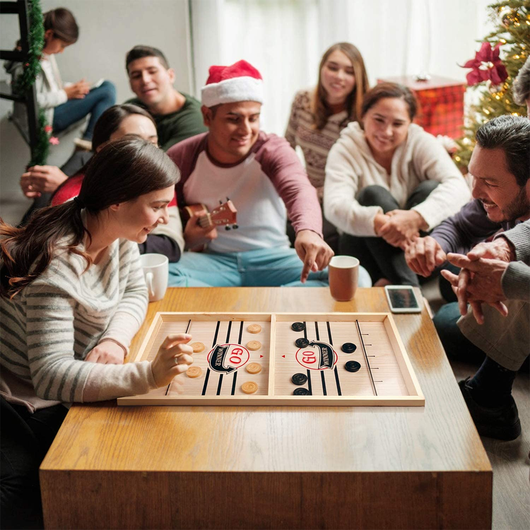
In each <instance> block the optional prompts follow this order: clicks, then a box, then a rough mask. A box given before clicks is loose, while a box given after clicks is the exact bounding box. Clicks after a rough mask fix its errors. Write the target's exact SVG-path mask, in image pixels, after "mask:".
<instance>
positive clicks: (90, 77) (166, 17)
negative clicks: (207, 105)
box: [0, 0, 193, 222]
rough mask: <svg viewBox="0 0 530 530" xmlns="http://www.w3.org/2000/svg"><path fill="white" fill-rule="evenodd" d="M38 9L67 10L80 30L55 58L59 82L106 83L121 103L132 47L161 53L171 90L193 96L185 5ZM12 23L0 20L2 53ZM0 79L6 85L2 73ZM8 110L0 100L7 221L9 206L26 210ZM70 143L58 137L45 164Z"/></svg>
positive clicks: (166, 1)
mask: <svg viewBox="0 0 530 530" xmlns="http://www.w3.org/2000/svg"><path fill="white" fill-rule="evenodd" d="M41 6H42V10H43V12H45V11H47V10H49V9H53V8H56V7H67V8H68V9H70V11H72V13H73V14H74V16H75V17H76V20H77V23H78V25H79V28H80V37H79V40H78V41H77V43H76V44H74V45H72V46H71V47H69V48H67V49H66V50H65V52H64V53H63V54H62V55H58V56H57V63H58V65H59V68H60V71H61V76H62V78H63V81H72V82H75V81H78V80H79V79H81V78H83V77H84V78H85V79H87V81H91V82H94V81H97V80H98V79H100V78H105V79H109V80H111V81H112V82H113V83H114V84H115V85H116V88H117V102H118V103H122V102H123V101H125V100H127V99H129V98H130V97H132V96H133V94H132V92H131V91H130V89H129V83H128V80H127V76H126V73H125V54H126V53H127V51H128V50H130V49H131V48H132V47H133V46H134V45H136V44H146V45H150V46H155V47H156V48H160V49H161V50H162V51H163V52H164V54H165V55H166V57H167V58H168V61H169V64H170V65H171V66H172V67H173V68H174V69H175V72H176V82H175V86H176V88H177V89H179V90H183V91H184V92H188V93H189V92H193V89H192V83H193V81H192V75H191V73H190V72H191V61H190V57H191V52H190V47H189V42H190V37H189V13H188V0H42V1H41ZM16 21H17V18H16V16H13V15H2V16H0V46H1V48H2V49H11V48H12V47H13V46H14V43H15V41H16V40H17V39H18V38H19V31H18V24H17V22H16ZM0 79H1V80H9V76H8V75H7V74H6V72H5V70H4V69H3V68H0ZM11 106H12V104H11V102H10V101H8V100H4V99H2V100H0V207H1V210H2V211H1V212H0V215H2V216H3V217H6V218H7V219H6V220H9V221H12V220H11V219H9V215H10V211H9V209H10V208H11V207H12V204H13V202H15V203H18V204H20V205H22V207H23V208H24V209H25V208H27V207H28V206H29V201H28V200H27V199H25V197H24V196H23V195H22V193H21V192H20V190H19V187H18V179H19V177H20V175H21V174H22V172H23V171H24V168H25V165H26V164H27V162H28V161H29V156H30V155H29V148H28V147H27V146H26V144H25V143H24V141H23V140H22V138H21V137H20V135H19V134H18V132H17V130H16V129H15V127H14V125H13V124H12V123H10V122H8V121H7V113H8V112H9V111H10V109H11ZM74 137H75V134H74V133H73V134H70V135H68V136H66V137H64V138H63V139H62V140H61V144H60V145H59V146H57V147H54V148H53V149H52V150H51V152H50V157H49V159H48V161H49V162H50V163H54V164H57V165H61V164H62V163H63V162H64V161H65V160H66V159H67V158H68V157H69V156H70V154H71V153H72V151H73V145H72V143H71V142H72V140H73V138H74ZM6 201H9V204H6ZM19 209H20V208H19ZM16 221H17V220H16V219H15V220H14V222H16Z"/></svg>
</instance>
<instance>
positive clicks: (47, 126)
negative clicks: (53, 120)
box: [44, 125, 52, 133]
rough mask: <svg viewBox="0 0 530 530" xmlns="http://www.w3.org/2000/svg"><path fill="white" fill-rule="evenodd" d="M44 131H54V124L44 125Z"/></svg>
mask: <svg viewBox="0 0 530 530" xmlns="http://www.w3.org/2000/svg"><path fill="white" fill-rule="evenodd" d="M44 132H47V133H51V132H52V126H51V125H46V127H44Z"/></svg>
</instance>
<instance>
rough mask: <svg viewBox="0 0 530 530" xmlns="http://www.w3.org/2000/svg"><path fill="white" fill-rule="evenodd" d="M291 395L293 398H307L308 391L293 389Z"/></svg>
mask: <svg viewBox="0 0 530 530" xmlns="http://www.w3.org/2000/svg"><path fill="white" fill-rule="evenodd" d="M293 394H294V395H295V396H308V395H309V390H307V388H295V389H294V392H293Z"/></svg>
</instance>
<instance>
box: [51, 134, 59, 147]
mask: <svg viewBox="0 0 530 530" xmlns="http://www.w3.org/2000/svg"><path fill="white" fill-rule="evenodd" d="M50 143H51V144H52V145H59V138H57V136H52V137H51V138H50Z"/></svg>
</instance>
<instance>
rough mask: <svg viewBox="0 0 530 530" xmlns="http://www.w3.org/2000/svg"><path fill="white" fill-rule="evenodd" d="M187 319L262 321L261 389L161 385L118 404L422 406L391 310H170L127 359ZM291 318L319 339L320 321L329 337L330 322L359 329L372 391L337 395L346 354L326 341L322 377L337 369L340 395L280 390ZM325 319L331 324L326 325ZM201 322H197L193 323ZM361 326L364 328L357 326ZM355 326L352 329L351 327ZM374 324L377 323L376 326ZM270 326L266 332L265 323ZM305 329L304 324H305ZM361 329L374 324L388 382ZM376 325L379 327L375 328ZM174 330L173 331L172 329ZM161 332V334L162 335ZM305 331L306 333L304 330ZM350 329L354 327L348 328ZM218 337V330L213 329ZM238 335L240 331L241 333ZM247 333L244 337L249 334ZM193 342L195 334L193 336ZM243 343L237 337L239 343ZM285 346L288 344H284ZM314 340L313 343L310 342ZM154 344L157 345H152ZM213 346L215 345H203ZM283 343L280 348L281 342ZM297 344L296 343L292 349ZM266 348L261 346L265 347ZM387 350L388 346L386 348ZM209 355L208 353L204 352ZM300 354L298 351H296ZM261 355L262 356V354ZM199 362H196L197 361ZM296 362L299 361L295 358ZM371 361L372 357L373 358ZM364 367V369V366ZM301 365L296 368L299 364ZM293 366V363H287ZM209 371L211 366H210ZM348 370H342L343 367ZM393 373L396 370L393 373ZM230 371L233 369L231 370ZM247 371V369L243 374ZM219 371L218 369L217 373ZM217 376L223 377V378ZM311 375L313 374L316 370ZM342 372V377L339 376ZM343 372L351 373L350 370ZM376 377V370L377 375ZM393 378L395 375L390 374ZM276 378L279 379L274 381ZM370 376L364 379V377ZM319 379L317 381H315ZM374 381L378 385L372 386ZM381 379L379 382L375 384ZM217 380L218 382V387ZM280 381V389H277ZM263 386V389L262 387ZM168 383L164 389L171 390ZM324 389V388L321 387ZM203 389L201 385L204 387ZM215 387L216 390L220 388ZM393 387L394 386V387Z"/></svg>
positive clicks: (141, 355) (140, 356)
mask: <svg viewBox="0 0 530 530" xmlns="http://www.w3.org/2000/svg"><path fill="white" fill-rule="evenodd" d="M186 321H188V322H189V323H188V328H189V326H190V325H192V323H199V322H201V323H204V322H212V323H213V322H216V323H221V322H223V323H226V322H227V323H228V324H227V325H228V330H229V332H228V333H229V334H230V328H231V326H232V323H240V327H241V330H243V325H244V324H250V323H262V324H263V327H264V330H265V331H264V337H265V338H264V345H265V346H267V344H266V340H267V337H268V344H269V345H270V347H269V349H268V355H269V358H268V359H264V360H263V361H262V362H263V363H264V364H265V368H266V369H265V370H264V374H262V375H261V376H259V375H258V376H255V378H258V379H259V378H260V377H261V378H263V377H266V380H265V381H266V385H265V386H263V385H261V390H260V391H261V392H264V394H259V395H258V394H248V395H247V394H241V393H239V394H237V395H218V394H216V395H212V394H210V395H202V394H201V395H174V393H170V394H169V395H164V394H163V393H161V389H158V390H153V391H151V392H150V393H148V394H144V395H138V396H130V397H123V398H119V399H118V405H121V406H134V405H204V406H206V405H223V406H224V405H237V406H239V405H254V406H258V405H275V406H285V405H287V406H311V405H312V406H398V407H403V406H406V407H410V406H416V407H421V406H424V405H425V398H424V395H423V393H422V391H421V388H420V385H419V383H418V380H417V378H416V375H415V373H414V370H413V368H412V365H411V362H410V360H409V358H408V355H407V352H406V350H405V347H404V345H403V343H402V341H401V338H400V336H399V332H398V330H397V327H396V325H395V323H394V320H393V318H392V315H391V314H389V313H331V314H329V313H303V314H301V313H296V314H295V313H234V312H230V313H213V312H212V313H202V312H197V313H192V312H186V313H173V312H160V313H157V314H156V316H155V318H154V319H153V322H152V323H151V326H150V328H149V331H148V333H147V335H146V337H145V339H144V341H143V343H142V345H141V346H140V348H139V349H138V351H137V352H136V353H135V354H134V355H133V356H132V357H131V358H130V359H128V361H129V362H137V361H144V360H151V359H152V357H153V356H154V354H155V352H156V350H157V349H158V346H157V344H160V343H161V342H162V340H163V339H164V337H165V335H167V331H164V329H163V328H164V326H165V327H166V329H167V326H168V325H177V324H178V325H181V326H182V325H183V323H185V322H186ZM293 322H304V323H307V325H308V326H310V325H312V324H314V327H315V330H316V333H317V339H318V329H319V327H320V326H323V325H324V324H325V325H326V326H327V329H328V332H329V338H330V341H331V328H330V326H331V325H333V327H334V328H337V327H344V326H345V325H348V326H350V325H351V326H352V328H351V329H357V330H358V338H359V339H360V341H359V345H360V347H359V348H358V349H359V350H361V351H360V352H358V354H362V355H364V359H365V360H366V363H365V372H366V375H364V377H365V378H367V376H369V378H370V379H371V385H372V391H373V394H372V395H366V394H365V395H340V393H341V387H340V385H339V380H338V378H337V375H336V373H337V370H338V369H339V367H338V360H339V359H342V361H341V362H342V363H343V361H344V360H346V358H345V357H344V354H343V353H342V351H339V352H337V350H338V348H339V345H338V344H333V343H332V342H329V343H330V344H331V345H332V347H333V350H334V351H335V354H336V359H337V360H336V363H337V364H335V365H334V367H333V368H332V369H330V371H329V372H326V377H328V378H329V377H330V373H331V372H332V371H333V370H334V371H335V379H336V380H337V392H338V394H339V395H314V394H312V395H292V393H291V394H290V395H289V393H288V392H291V391H292V389H293V388H296V387H292V388H291V389H284V388H283V387H288V384H286V383H285V381H286V379H285V374H283V373H282V370H283V372H286V369H282V368H281V366H280V365H281V364H282V363H283V362H284V361H283V360H281V361H279V360H278V359H280V357H279V355H280V354H279V352H277V351H276V350H277V349H280V348H278V342H277V341H278V340H279V339H278V334H282V333H286V331H285V330H286V326H287V325H289V326H290V325H291V323H293ZM328 323H329V324H328ZM196 325H197V326H199V325H200V324H196ZM361 325H362V327H363V328H361ZM354 326H355V328H354ZM374 326H375V327H374ZM267 327H268V333H267V329H266V328H267ZM217 329H219V324H217ZM306 329H307V326H306ZM362 329H364V330H366V329H374V330H375V331H377V333H374V337H375V336H376V335H377V337H378V339H376V340H379V342H380V345H379V346H376V347H379V348H381V351H382V353H381V354H380V355H379V359H382V360H383V359H384V360H383V361H382V362H383V365H382V370H381V372H377V374H380V373H383V372H385V370H386V372H385V373H389V374H390V375H389V376H388V379H387V380H386V381H383V380H381V381H376V380H374V377H373V373H374V370H375V369H377V368H376V367H370V361H369V357H371V358H373V359H376V357H377V355H375V354H373V353H374V352H373V351H372V350H370V353H371V354H370V355H368V350H367V348H368V347H374V346H373V344H372V343H374V342H375V341H374V340H373V337H372V338H370V339H367V340H370V343H367V345H365V341H364V339H363V335H364V336H366V335H369V333H362V332H361V331H362ZM378 330H379V331H378ZM381 330H384V331H385V332H386V337H387V339H385V338H384V335H383V334H381V333H380V331H381ZM179 331H185V329H180V330H179ZM172 332H175V331H172ZM161 333H162V334H163V335H164V336H161ZM190 333H191V334H192V335H193V329H191V330H190ZM305 333H306V332H305V331H304V335H305ZM352 333H353V332H352ZM215 337H216V338H217V331H216V334H215ZM239 338H240V340H241V332H240V334H239ZM247 338H248V337H247ZM191 342H193V339H192V341H191ZM223 343H224V342H223V341H222V340H220V341H214V344H223ZM239 343H241V344H242V342H238V344H239ZM288 344H289V345H288V347H290V348H292V346H290V344H291V343H288ZM312 344H313V343H312ZM155 348H156V349H155ZM207 348H208V349H211V351H213V345H212V346H211V347H210V346H208V347H207ZM281 348H284V346H283V344H282V346H281ZM285 348H286V349H287V347H285ZM294 349H296V347H295V348H294ZM265 350H266V348H264V351H265ZM390 350H391V351H390ZM196 355H198V356H201V355H202V356H204V355H205V353H201V354H196ZM208 355H210V354H208ZM297 355H298V354H297ZM261 356H262V357H263V355H261ZM281 358H286V355H281ZM197 362H198V361H197ZM293 362H294V361H293V360H292V358H291V356H289V357H288V358H287V361H286V363H291V364H293ZM298 362H300V361H298ZM372 362H375V361H374V360H372ZM366 367H367V368H366ZM299 369H300V368H299ZM291 370H292V368H291ZM323 370H324V369H322V370H321V373H320V375H321V378H322V387H323V391H324V393H326V384H325V382H324V374H323V373H322V372H323ZM208 371H209V369H208ZM239 373H243V370H240V371H239ZM307 373H308V375H309V381H311V375H312V374H311V375H310V370H307ZM344 373H346V372H344ZM392 374H394V375H392ZM230 375H232V374H230ZM245 375H248V374H245ZM215 376H217V374H215ZM177 377H178V378H186V377H187V376H186V375H185V374H181V375H179V376H177ZM222 377H223V376H222V375H221V379H222ZM233 377H234V379H235V378H236V377H237V373H235V374H234V376H233ZM315 377H317V376H316V375H315ZM341 377H342V376H341ZM347 377H350V376H349V375H348V376H347ZM377 377H379V375H378V376H377ZM392 378H394V379H392ZM205 379H206V382H205V384H204V388H206V386H207V384H208V379H207V378H205ZM278 379H280V383H281V384H278ZM367 380H368V379H367ZM182 381H184V382H186V381H187V380H186V379H183V380H181V382H182ZM317 381H318V380H317ZM376 383H377V385H376ZM379 384H380V385H379ZM383 384H384V385H385V389H386V388H388V386H390V388H395V386H396V385H398V386H399V387H400V389H401V390H400V391H399V392H395V393H394V395H392V394H391V395H389V394H388V391H387V392H386V393H383V395H380V392H378V388H382V387H383ZM220 386H221V385H219V387H220ZM234 386H235V381H234V385H233V387H232V393H233V392H234ZM280 386H282V388H280ZM265 387H266V390H265V391H264V388H265ZM169 388H170V387H169V386H168V390H167V391H168V392H169ZM309 388H310V389H311V383H309ZM320 391H322V389H320ZM203 392H204V390H203ZM218 392H219V390H218ZM392 392H393V391H392Z"/></svg>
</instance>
